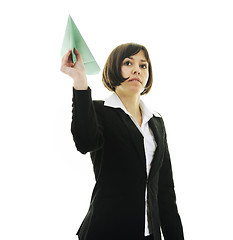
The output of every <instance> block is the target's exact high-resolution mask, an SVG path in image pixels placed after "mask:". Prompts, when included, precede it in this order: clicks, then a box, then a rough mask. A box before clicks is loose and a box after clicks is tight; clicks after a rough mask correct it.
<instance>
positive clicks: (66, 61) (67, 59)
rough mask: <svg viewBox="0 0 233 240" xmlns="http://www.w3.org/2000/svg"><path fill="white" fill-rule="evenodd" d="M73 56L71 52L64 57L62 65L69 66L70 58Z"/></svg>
mask: <svg viewBox="0 0 233 240" xmlns="http://www.w3.org/2000/svg"><path fill="white" fill-rule="evenodd" d="M70 55H71V50H69V51H68V52H67V53H66V54H65V55H64V56H63V57H62V65H64V64H67V63H68V62H69V57H70Z"/></svg>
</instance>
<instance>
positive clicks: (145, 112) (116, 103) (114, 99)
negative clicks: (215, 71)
mask: <svg viewBox="0 0 233 240" xmlns="http://www.w3.org/2000/svg"><path fill="white" fill-rule="evenodd" d="M104 105H105V106H108V107H112V108H121V109H122V110H123V111H124V112H125V113H126V114H127V115H129V116H130V118H131V119H132V121H133V122H134V124H135V125H136V126H137V128H138V129H139V131H140V132H141V134H142V135H143V141H144V149H145V155H146V172H147V177H148V175H149V172H150V166H151V162H152V159H153V156H154V152H155V149H156V147H157V144H156V142H155V139H154V135H153V133H152V131H151V129H150V128H149V124H148V121H149V120H150V119H151V118H152V117H153V114H152V112H151V111H150V110H149V109H148V108H147V107H146V105H145V104H144V103H143V101H142V100H140V109H141V111H142V125H141V127H140V126H139V124H138V123H137V121H136V120H135V119H134V117H133V116H132V115H131V114H130V113H129V112H128V111H127V110H126V108H125V106H124V105H123V103H122V102H121V100H120V98H119V97H118V96H117V94H116V93H115V92H114V93H113V94H112V95H111V96H110V97H108V98H107V99H106V101H105V102H104ZM147 211H148V208H147V188H146V191H145V236H147V235H150V234H151V233H150V232H149V228H148V214H147Z"/></svg>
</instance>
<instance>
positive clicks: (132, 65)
mask: <svg viewBox="0 0 233 240" xmlns="http://www.w3.org/2000/svg"><path fill="white" fill-rule="evenodd" d="M148 66H149V64H148V62H147V60H146V58H145V54H144V51H143V50H141V51H140V52H138V53H137V54H135V55H133V56H130V57H127V58H125V59H124V60H123V62H122V65H121V75H122V77H123V78H129V79H127V80H125V81H124V82H123V83H121V85H120V86H117V87H116V92H117V93H122V94H138V95H140V94H141V93H142V92H143V90H144V88H145V86H146V84H147V81H148V78H149V71H148Z"/></svg>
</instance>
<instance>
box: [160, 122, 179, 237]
mask: <svg viewBox="0 0 233 240" xmlns="http://www.w3.org/2000/svg"><path fill="white" fill-rule="evenodd" d="M163 128H164V130H165V127H164V124H163ZM165 135H166V131H165ZM164 146H165V151H164V158H163V164H162V167H161V169H160V173H159V191H158V203H159V213H160V221H161V228H162V232H163V235H164V239H165V240H183V239H184V234H183V227H182V223H181V219H180V216H179V213H178V209H177V205H176V194H175V190H174V181H173V174H172V166H171V160H170V154H169V150H168V144H167V137H166V136H165V140H164Z"/></svg>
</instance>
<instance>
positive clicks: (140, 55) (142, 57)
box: [127, 50, 147, 62]
mask: <svg viewBox="0 0 233 240" xmlns="http://www.w3.org/2000/svg"><path fill="white" fill-rule="evenodd" d="M127 58H129V59H133V60H134V59H135V60H140V61H141V62H147V60H146V57H145V53H144V51H143V50H140V51H139V52H138V53H136V54H134V55H132V56H129V57H127Z"/></svg>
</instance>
